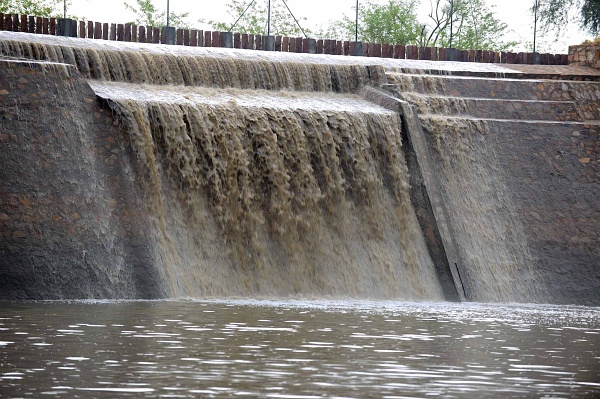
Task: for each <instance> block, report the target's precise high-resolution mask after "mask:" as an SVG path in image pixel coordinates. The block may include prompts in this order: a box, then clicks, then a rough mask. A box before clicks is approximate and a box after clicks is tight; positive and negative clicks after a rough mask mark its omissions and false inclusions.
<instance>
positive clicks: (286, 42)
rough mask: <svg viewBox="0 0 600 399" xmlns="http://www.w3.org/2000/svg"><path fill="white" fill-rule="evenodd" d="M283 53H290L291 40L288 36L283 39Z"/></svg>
mask: <svg viewBox="0 0 600 399" xmlns="http://www.w3.org/2000/svg"><path fill="white" fill-rule="evenodd" d="M281 51H283V52H286V53H287V52H288V51H290V38H289V37H287V36H284V37H282V38H281Z"/></svg>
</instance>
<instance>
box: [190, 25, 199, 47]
mask: <svg viewBox="0 0 600 399" xmlns="http://www.w3.org/2000/svg"><path fill="white" fill-rule="evenodd" d="M190 35H191V36H190V46H192V47H198V29H192V30H191V31H190Z"/></svg>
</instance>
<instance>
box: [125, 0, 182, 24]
mask: <svg viewBox="0 0 600 399" xmlns="http://www.w3.org/2000/svg"><path fill="white" fill-rule="evenodd" d="M135 3H136V4H135V5H131V4H129V3H128V2H125V3H124V4H125V8H126V9H128V10H130V11H133V12H134V13H135V14H136V15H137V18H136V20H135V23H136V24H137V25H148V26H155V27H161V26H166V25H167V12H166V11H161V10H159V9H158V8H157V7H156V6H155V5H154V4H153V3H152V0H135ZM188 15H189V13H188V12H184V13H181V14H176V13H174V12H171V13H170V15H169V26H174V27H177V28H184V29H188V28H189V25H188V24H187V23H186V22H185V21H184V19H185V18H186V17H187V16H188Z"/></svg>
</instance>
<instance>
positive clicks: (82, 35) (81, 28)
mask: <svg viewBox="0 0 600 399" xmlns="http://www.w3.org/2000/svg"><path fill="white" fill-rule="evenodd" d="M78 34H79V37H80V38H82V39H85V22H83V21H79V33H78Z"/></svg>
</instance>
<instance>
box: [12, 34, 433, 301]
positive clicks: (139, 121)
mask: <svg viewBox="0 0 600 399" xmlns="http://www.w3.org/2000/svg"><path fill="white" fill-rule="evenodd" d="M34 39H36V41H35V42H32V41H30V42H27V41H19V42H17V41H2V53H4V54H7V55H11V56H14V57H25V58H36V59H42V60H48V61H53V62H67V63H72V64H74V65H76V66H77V67H78V69H79V71H80V72H81V73H82V74H83V75H84V76H85V77H87V78H88V79H89V83H90V85H91V87H92V88H93V89H94V91H95V92H96V94H97V95H98V96H99V97H100V98H102V99H103V101H105V102H106V103H107V104H108V106H109V107H110V109H111V110H112V111H113V113H114V114H115V115H116V116H117V118H118V119H119V120H120V121H121V123H122V125H123V126H124V127H125V131H126V134H127V135H128V136H129V138H130V142H131V146H132V148H133V150H134V153H135V156H136V158H137V160H138V163H139V165H140V168H139V169H140V177H141V180H142V181H143V182H144V183H143V185H144V187H145V190H146V192H147V203H148V204H150V205H149V206H150V208H151V209H152V212H150V215H148V217H149V218H150V219H151V220H153V221H154V223H155V225H156V229H154V230H153V231H149V232H147V234H148V235H152V236H153V237H154V241H155V242H157V243H160V246H161V251H162V261H163V263H164V268H162V270H161V273H162V274H163V276H162V279H163V280H164V281H165V285H166V287H167V288H166V294H167V295H168V296H173V297H180V296H196V297H197V296H237V295H242V296H246V295H255V296H256V295H258V296H286V295H291V294H293V295H307V296H312V295H319V296H322V295H332V296H352V297H372V298H402V299H421V300H422V299H428V300H439V299H443V292H442V289H441V286H440V283H439V281H438V278H437V276H436V272H435V269H434V267H433V263H432V260H431V258H430V256H429V254H428V250H427V248H426V245H425V243H424V239H423V235H422V233H421V230H420V227H419V225H418V222H417V220H416V216H415V214H414V210H413V208H412V206H411V203H410V199H409V195H408V171H407V167H406V164H405V161H404V156H403V154H402V150H401V146H402V139H401V136H402V135H401V121H400V117H399V115H398V114H396V113H394V112H390V111H388V110H386V109H384V108H381V107H379V106H376V105H374V104H372V103H369V102H367V101H365V100H364V99H363V98H361V97H360V96H359V95H357V94H354V93H357V90H358V89H360V87H361V86H362V85H364V84H367V83H368V82H369V81H373V80H376V79H380V78H381V76H383V72H382V70H381V68H380V67H371V66H361V65H337V64H328V63H314V62H290V61H288V60H285V59H284V60H283V62H281V61H280V60H277V59H274V58H273V59H272V58H271V57H270V56H269V55H265V54H258V55H257V53H252V55H248V53H247V52H236V51H230V52H228V51H226V50H219V51H214V52H211V51H207V50H204V49H185V48H177V49H175V48H173V47H170V48H169V47H164V46H138V47H136V46H135V45H124V46H122V47H121V46H117V45H115V44H112V43H111V44H107V43H105V42H94V41H76V40H69V39H64V40H63V41H62V42H61V43H59V44H57V42H56V40H54V39H55V38H52V40H50V39H48V38H43V37H42V39H38V37H35V38H34Z"/></svg>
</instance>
